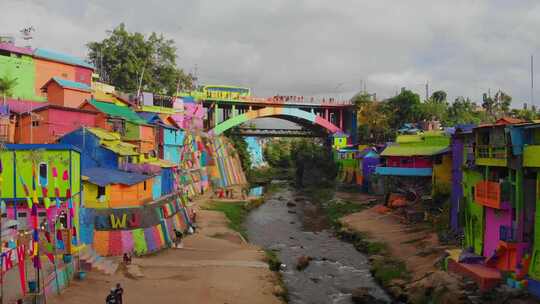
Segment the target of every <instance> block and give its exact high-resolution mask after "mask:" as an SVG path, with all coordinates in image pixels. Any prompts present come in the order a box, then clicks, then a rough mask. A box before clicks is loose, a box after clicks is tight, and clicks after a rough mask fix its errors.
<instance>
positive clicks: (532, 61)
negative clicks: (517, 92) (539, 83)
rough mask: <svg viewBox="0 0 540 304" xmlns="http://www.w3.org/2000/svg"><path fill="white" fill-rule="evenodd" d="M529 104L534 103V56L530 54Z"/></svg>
mask: <svg viewBox="0 0 540 304" xmlns="http://www.w3.org/2000/svg"><path fill="white" fill-rule="evenodd" d="M531 105H534V56H533V55H531Z"/></svg>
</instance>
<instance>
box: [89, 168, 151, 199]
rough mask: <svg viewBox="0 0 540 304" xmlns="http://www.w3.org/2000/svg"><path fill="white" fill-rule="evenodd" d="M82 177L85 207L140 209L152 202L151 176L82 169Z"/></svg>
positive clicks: (103, 169)
mask: <svg viewBox="0 0 540 304" xmlns="http://www.w3.org/2000/svg"><path fill="white" fill-rule="evenodd" d="M83 176H84V179H83V180H84V193H85V206H86V207H90V208H97V209H102V208H129V207H141V206H143V205H145V204H147V203H149V202H151V201H152V185H153V182H152V180H153V178H154V176H152V175H143V174H138V173H133V172H125V171H120V170H116V169H111V168H102V167H95V168H87V169H84V173H83Z"/></svg>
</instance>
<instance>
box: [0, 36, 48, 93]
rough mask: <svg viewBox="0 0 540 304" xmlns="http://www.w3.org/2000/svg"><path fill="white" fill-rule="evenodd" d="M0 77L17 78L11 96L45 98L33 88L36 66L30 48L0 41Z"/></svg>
mask: <svg viewBox="0 0 540 304" xmlns="http://www.w3.org/2000/svg"><path fill="white" fill-rule="evenodd" d="M0 77H2V78H3V77H7V78H9V79H13V78H17V83H16V85H15V87H14V88H13V90H12V96H11V97H13V98H19V99H26V100H40V101H44V100H45V98H43V97H42V96H41V92H40V91H36V90H35V83H36V66H35V62H34V59H33V57H32V50H31V49H28V48H22V47H17V46H15V45H14V44H11V43H0ZM40 88H41V86H40Z"/></svg>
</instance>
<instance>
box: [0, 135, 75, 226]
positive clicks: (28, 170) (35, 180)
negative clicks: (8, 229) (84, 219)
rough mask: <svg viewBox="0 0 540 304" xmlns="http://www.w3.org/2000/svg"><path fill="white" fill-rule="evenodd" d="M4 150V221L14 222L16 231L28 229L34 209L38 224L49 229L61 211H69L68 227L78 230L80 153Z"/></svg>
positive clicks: (55, 147) (57, 148)
mask: <svg viewBox="0 0 540 304" xmlns="http://www.w3.org/2000/svg"><path fill="white" fill-rule="evenodd" d="M5 148H6V150H3V151H1V152H0V156H1V158H0V159H1V161H2V172H1V176H2V184H1V187H2V199H3V200H4V202H5V203H6V211H7V218H8V219H13V220H16V221H18V228H19V230H26V229H29V228H30V227H31V223H30V220H31V217H30V213H31V209H32V206H33V205H36V206H37V208H38V217H39V223H42V222H44V221H45V222H47V223H48V224H49V226H50V227H52V225H53V224H54V221H55V220H57V217H58V215H59V213H60V212H61V211H65V212H67V213H69V209H72V210H73V213H72V214H73V216H72V217H71V218H70V220H71V224H72V225H71V224H70V225H68V226H70V227H75V228H76V230H78V229H77V228H78V226H79V220H78V207H79V205H80V202H81V175H80V172H81V167H80V152H79V151H78V150H77V149H76V148H75V147H73V146H70V145H64V144H50V145H48V144H36V145H12V144H8V145H6V146H5ZM66 228H67V227H66Z"/></svg>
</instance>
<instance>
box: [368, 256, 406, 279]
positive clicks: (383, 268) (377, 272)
mask: <svg viewBox="0 0 540 304" xmlns="http://www.w3.org/2000/svg"><path fill="white" fill-rule="evenodd" d="M371 272H372V273H373V277H375V279H376V280H377V281H378V282H380V283H381V285H383V286H388V285H389V284H390V282H391V281H392V280H394V279H402V280H409V279H410V276H409V273H408V271H407V267H406V266H405V263H404V262H403V261H400V260H398V259H394V258H390V257H384V258H383V259H380V260H376V261H374V262H373V264H372V266H371Z"/></svg>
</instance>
